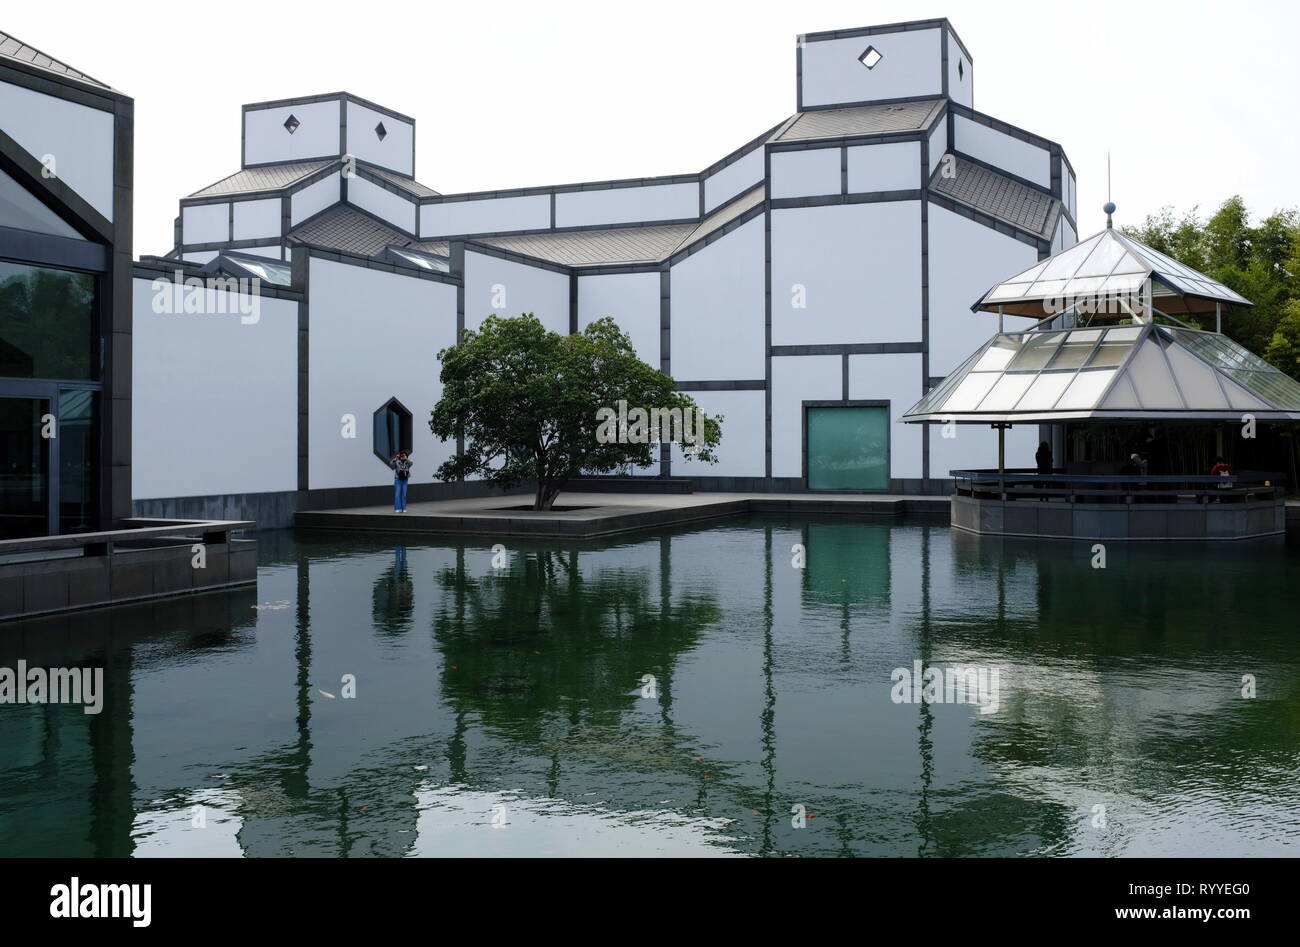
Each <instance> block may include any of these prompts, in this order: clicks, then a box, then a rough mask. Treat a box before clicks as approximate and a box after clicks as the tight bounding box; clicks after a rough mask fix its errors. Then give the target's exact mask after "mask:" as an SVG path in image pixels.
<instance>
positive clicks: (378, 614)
mask: <svg viewBox="0 0 1300 947" xmlns="http://www.w3.org/2000/svg"><path fill="white" fill-rule="evenodd" d="M373 598H374V607H373V610H372V617H373V620H374V624H375V627H376V628H378V629H380V630H381V631H382V632H383V633H384V634H388V635H396V634H400V633H401V632H403V631H407V630H409V629H410V627H411V612H412V610H413V608H414V606H415V587H414V584H413V583H412V582H411V575H410V573H409V572H408V571H407V568H406V547H405V546H395V547H393V564H392V566H390V567H389V568H388V569H386V570H385V571H384V572H383V574H382V575H380V576H379V578H378V579H376V580H375V588H374V593H373Z"/></svg>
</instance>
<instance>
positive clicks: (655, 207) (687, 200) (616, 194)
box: [555, 183, 700, 227]
mask: <svg viewBox="0 0 1300 947" xmlns="http://www.w3.org/2000/svg"><path fill="white" fill-rule="evenodd" d="M699 215H700V186H699V185H698V184H695V183H688V184H649V185H646V186H644V187H616V188H607V189H606V188H602V189H600V190H594V191H566V192H564V193H562V194H556V195H555V226H557V227H583V226H589V225H596V224H623V223H640V222H642V221H647V220H681V219H684V218H688V217H698V216H699Z"/></svg>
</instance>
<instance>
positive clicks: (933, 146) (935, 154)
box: [930, 117, 948, 174]
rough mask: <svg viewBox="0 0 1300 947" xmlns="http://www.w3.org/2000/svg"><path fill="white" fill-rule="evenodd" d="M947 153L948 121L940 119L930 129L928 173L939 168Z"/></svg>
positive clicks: (943, 118)
mask: <svg viewBox="0 0 1300 947" xmlns="http://www.w3.org/2000/svg"><path fill="white" fill-rule="evenodd" d="M947 153H948V119H947V117H942V118H940V119H939V120H938V121H937V122H935V123H934V128H932V129H930V173H931V174H934V171H935V169H936V168H937V167H939V162H940V161H942V160H943V156H944V155H946V154H947Z"/></svg>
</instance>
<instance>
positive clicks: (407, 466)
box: [393, 450, 413, 513]
mask: <svg viewBox="0 0 1300 947" xmlns="http://www.w3.org/2000/svg"><path fill="white" fill-rule="evenodd" d="M410 457H411V455H410V454H409V453H407V452H406V451H404V450H399V451H398V452H397V455H396V456H395V457H394V458H393V512H394V513H405V512H406V488H407V485H408V484H409V483H410V480H411V467H412V466H413V465H412V464H411V460H410Z"/></svg>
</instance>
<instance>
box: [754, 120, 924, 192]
mask: <svg viewBox="0 0 1300 947" xmlns="http://www.w3.org/2000/svg"><path fill="white" fill-rule="evenodd" d="M835 107H836V108H840V106H838V105H837V106H835ZM933 126H934V123H933V122H931V123H930V125H928V126H925V127H922V128H911V129H908V130H907V131H897V132H872V133H871V134H870V135H833V136H830V137H827V138H796V139H792V140H791V141H770V142H768V143H767V150H768V151H769V152H775V151H818V150H820V149H822V148H839V147H842V146H845V145H847V146H849V147H852V146H854V145H883V144H886V143H890V142H896V141H920V140H921V139H922V138H924V137H926V136H927V135H928V134H929V131H930V129H931V128H932V127H933ZM768 180H771V178H768Z"/></svg>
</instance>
